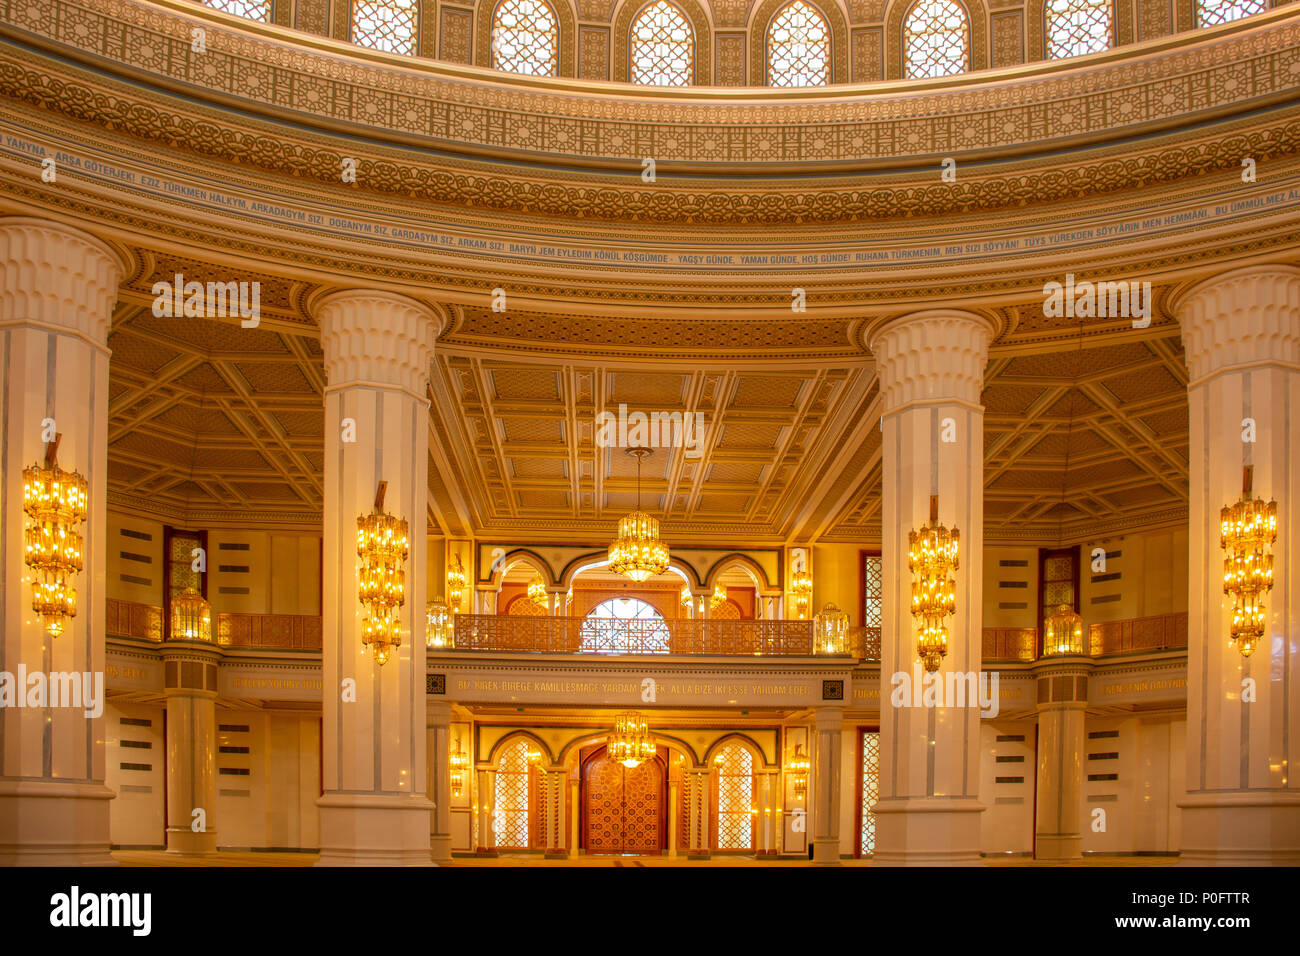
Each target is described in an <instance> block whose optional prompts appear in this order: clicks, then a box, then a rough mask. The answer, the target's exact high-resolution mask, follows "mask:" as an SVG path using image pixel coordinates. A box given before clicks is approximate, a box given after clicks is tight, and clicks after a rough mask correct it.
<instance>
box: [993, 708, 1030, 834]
mask: <svg viewBox="0 0 1300 956" xmlns="http://www.w3.org/2000/svg"><path fill="white" fill-rule="evenodd" d="M1037 730H1038V727H1037V724H1036V723H1035V722H1034V721H1032V720H981V721H980V803H981V804H983V805H984V812H983V813H981V814H980V851H981V852H982V853H984V854H986V855H988V856H1001V855H1007V854H1015V855H1022V856H1023V855H1026V854H1029V853H1032V852H1033V849H1034V789H1035V787H1036V785H1037V773H1038V771H1037V764H1036V758H1035V753H1036V751H1035V742H1036V740H1037ZM999 757H1001V758H1002V759H1001V760H999V759H998V758H999ZM999 778H1002V782H998V779H999ZM1016 778H1019V779H1016Z"/></svg>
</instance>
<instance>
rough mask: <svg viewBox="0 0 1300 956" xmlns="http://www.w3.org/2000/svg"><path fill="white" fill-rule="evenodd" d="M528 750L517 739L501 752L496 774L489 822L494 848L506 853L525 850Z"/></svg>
mask: <svg viewBox="0 0 1300 956" xmlns="http://www.w3.org/2000/svg"><path fill="white" fill-rule="evenodd" d="M530 749H531V748H530V747H529V746H528V741H527V740H525V739H524V738H522V737H520V738H518V739H517V740H513V741H511V742H510V743H508V744H507V745H506V746H505V747H503V748H502V750H501V756H500V758H498V760H497V772H496V816H495V818H494V819H493V822H492V828H493V831H494V836H495V837H496V845H497V846H498V847H500V848H502V849H506V850H527V849H528V848H529V839H528V805H529V797H530V796H531V792H530V791H531V790H532V764H531V763H530V762H529V760H528V753H529V750H530Z"/></svg>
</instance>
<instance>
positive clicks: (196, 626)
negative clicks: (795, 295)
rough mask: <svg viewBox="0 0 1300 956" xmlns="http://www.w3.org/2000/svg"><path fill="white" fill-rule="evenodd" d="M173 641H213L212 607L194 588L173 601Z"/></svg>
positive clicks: (177, 596)
mask: <svg viewBox="0 0 1300 956" xmlns="http://www.w3.org/2000/svg"><path fill="white" fill-rule="evenodd" d="M171 639H172V640H173V641H210V640H212V605H211V604H209V603H208V602H207V601H206V600H204V598H203V595H202V594H200V593H199V592H198V591H196V590H194V588H186V589H185V590H184V591H182V592H181V593H180V594H178V595H176V597H174V598H173V599H172V629H171Z"/></svg>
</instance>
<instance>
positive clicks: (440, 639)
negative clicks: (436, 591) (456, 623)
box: [424, 601, 455, 648]
mask: <svg viewBox="0 0 1300 956" xmlns="http://www.w3.org/2000/svg"><path fill="white" fill-rule="evenodd" d="M452 626H453V624H452V616H451V611H450V610H449V609H448V607H447V605H445V604H443V603H442V602H441V601H430V602H429V603H428V604H427V605H426V606H425V609H424V646H425V647H431V648H432V647H439V648H441V647H452V646H454V644H455V640H454V637H453V631H452Z"/></svg>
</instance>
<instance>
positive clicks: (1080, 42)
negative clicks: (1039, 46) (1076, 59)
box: [1046, 0, 1110, 60]
mask: <svg viewBox="0 0 1300 956" xmlns="http://www.w3.org/2000/svg"><path fill="white" fill-rule="evenodd" d="M1046 16H1047V58H1048V59H1049V60H1063V59H1065V58H1066V57H1071V56H1083V55H1084V54H1085V53H1100V52H1101V51H1102V50H1108V49H1110V0H1047V10H1046Z"/></svg>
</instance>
